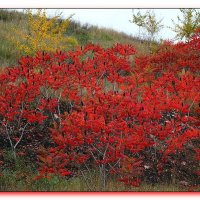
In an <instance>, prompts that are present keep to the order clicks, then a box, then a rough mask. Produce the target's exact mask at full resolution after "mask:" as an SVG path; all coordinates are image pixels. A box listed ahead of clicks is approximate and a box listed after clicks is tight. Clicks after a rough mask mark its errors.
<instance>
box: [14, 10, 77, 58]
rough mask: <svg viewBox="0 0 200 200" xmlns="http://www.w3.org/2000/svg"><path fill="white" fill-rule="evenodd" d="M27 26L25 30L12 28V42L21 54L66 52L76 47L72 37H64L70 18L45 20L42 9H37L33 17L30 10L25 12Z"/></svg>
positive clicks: (59, 17) (56, 17)
mask: <svg viewBox="0 0 200 200" xmlns="http://www.w3.org/2000/svg"><path fill="white" fill-rule="evenodd" d="M26 14H27V16H28V18H27V26H26V28H25V29H19V28H17V27H15V28H14V34H15V35H13V37H12V42H13V43H14V44H15V45H16V48H17V49H18V50H19V51H20V53H22V54H26V55H34V54H35V53H36V52H38V51H48V52H52V51H55V50H56V49H59V50H66V49H69V48H71V47H74V46H76V45H78V42H77V40H76V39H75V38H74V37H69V36H65V35H64V33H65V32H66V29H67V28H68V26H69V23H70V18H71V16H70V17H68V18H67V19H66V20H61V15H57V16H55V17H53V18H51V19H49V18H47V15H46V11H45V10H44V9H38V10H37V13H36V14H35V15H33V11H32V10H30V9H29V10H26Z"/></svg>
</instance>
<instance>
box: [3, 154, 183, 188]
mask: <svg viewBox="0 0 200 200" xmlns="http://www.w3.org/2000/svg"><path fill="white" fill-rule="evenodd" d="M4 159H5V162H6V163H7V166H6V167H4V169H1V168H0V170H1V171H0V191H66V192H67V191H77V192H80V191H83V192H84V191H85V192H89V191H109V192H115V191H116V192H117V191H127V192H130V191H132V192H140V191H145V192H146V191H165V192H167V191H170V192H175V191H186V188H180V187H179V186H178V185H172V184H170V185H168V184H156V185H151V184H146V183H143V184H142V185H141V186H140V187H139V188H135V187H131V186H125V185H124V184H123V183H121V182H119V181H117V180H116V178H115V177H114V176H110V177H109V179H108V180H107V184H106V188H105V190H102V186H101V184H100V176H99V173H98V172H97V171H96V170H95V169H93V170H90V172H84V177H86V178H87V183H86V181H85V179H84V178H83V176H81V174H80V175H79V176H77V177H71V178H69V177H60V176H56V175H53V176H51V178H49V179H46V178H43V179H39V180H34V177H35V176H36V175H38V172H37V168H36V167H35V164H34V163H30V162H28V163H27V161H26V162H25V161H24V159H23V158H19V157H18V159H17V160H16V162H15V163H14V161H13V160H12V155H11V152H10V151H7V152H6V153H5V155H4Z"/></svg>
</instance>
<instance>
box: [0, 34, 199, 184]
mask: <svg viewBox="0 0 200 200" xmlns="http://www.w3.org/2000/svg"><path fill="white" fill-rule="evenodd" d="M199 41H200V38H199V36H198V34H196V35H195V36H194V37H193V38H192V39H191V41H189V42H188V43H178V44H171V43H164V44H163V45H161V47H160V49H159V50H158V52H157V53H156V54H153V55H151V56H148V57H147V56H144V57H136V56H135V53H136V52H135V49H134V48H133V47H132V46H129V45H119V44H117V45H115V46H114V47H113V48H110V49H103V48H101V47H100V46H98V45H97V46H96V45H87V46H85V47H84V48H78V49H77V50H76V51H69V52H59V51H57V52H56V53H54V54H47V53H38V54H37V56H35V57H33V58H32V57H23V58H22V59H21V60H20V61H19V66H17V67H15V68H8V69H7V70H6V72H4V73H2V74H1V75H0V85H1V87H0V120H1V126H2V127H8V126H10V127H11V126H12V127H13V126H14V127H19V129H18V130H17V129H16V131H20V130H21V129H22V128H24V126H25V124H27V123H28V124H29V129H30V127H33V126H37V124H42V123H44V122H45V121H47V120H50V122H51V123H50V126H49V127H48V128H49V131H50V134H51V140H52V142H53V143H54V145H53V147H51V148H49V153H48V156H47V157H46V158H45V160H44V158H42V162H43V163H44V165H43V166H42V167H41V168H40V169H39V171H40V174H41V177H42V176H43V175H45V176H46V175H47V174H48V173H50V174H54V173H58V174H60V175H62V176H67V175H71V174H72V173H75V172H76V170H77V169H81V168H83V167H84V166H86V165H98V166H100V167H102V169H104V170H105V171H106V173H109V172H110V173H118V174H119V175H120V178H119V180H120V181H122V182H124V183H125V184H129V185H132V186H138V185H139V183H140V179H141V177H142V171H144V163H145V158H144V157H143V156H142V155H143V153H144V151H146V149H154V150H155V151H156V152H157V153H159V154H160V155H161V157H160V158H157V159H158V160H157V161H158V162H157V166H158V171H159V174H161V173H162V168H163V166H162V164H163V163H164V162H165V159H167V158H168V157H169V156H170V155H173V154H175V153H176V152H181V151H183V152H184V151H185V148H187V144H188V143H190V142H192V141H194V140H199V138H200V132H199V125H200V120H199V116H200V115H199V114H200V112H199V111H200V108H199V102H200V92H199V88H200V78H199V69H200V66H199V63H200V60H199V50H200V46H199V45H198V44H199ZM14 122H15V124H14V125H13V123H14ZM20 128H21V129H20ZM11 139H12V140H13V138H11ZM192 146H193V147H192V150H193V151H195V152H196V159H197V160H199V147H196V146H195V144H194V145H192ZM143 159H144V160H143ZM125 160H126V161H125ZM142 160H143V161H142ZM143 162H144V163H143ZM162 162H163V163H162Z"/></svg>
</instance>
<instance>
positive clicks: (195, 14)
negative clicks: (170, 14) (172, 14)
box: [171, 9, 200, 41]
mask: <svg viewBox="0 0 200 200" xmlns="http://www.w3.org/2000/svg"><path fill="white" fill-rule="evenodd" d="M180 12H181V14H182V17H180V16H177V19H178V22H177V23H175V21H174V20H172V22H173V24H174V27H173V28H171V29H172V30H173V31H174V32H176V39H181V40H186V41H188V40H189V39H190V37H191V36H192V34H193V33H194V31H195V30H196V29H197V28H199V27H200V12H199V10H198V9H180Z"/></svg>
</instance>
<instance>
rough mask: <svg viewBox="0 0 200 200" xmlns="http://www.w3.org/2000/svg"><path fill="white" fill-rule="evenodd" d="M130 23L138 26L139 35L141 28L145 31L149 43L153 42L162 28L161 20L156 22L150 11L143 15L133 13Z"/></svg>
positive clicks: (153, 14)
mask: <svg viewBox="0 0 200 200" xmlns="http://www.w3.org/2000/svg"><path fill="white" fill-rule="evenodd" d="M130 22H131V23H133V24H136V25H137V26H139V34H140V29H141V28H143V29H144V30H145V31H147V33H148V37H149V40H150V41H155V36H156V34H157V33H158V32H159V31H160V30H161V29H162V28H163V25H162V24H161V23H162V19H161V20H157V19H156V16H155V13H154V12H153V11H151V10H147V11H146V12H145V13H144V14H142V13H141V12H140V10H138V12H137V13H136V14H134V12H133V19H132V20H130Z"/></svg>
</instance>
